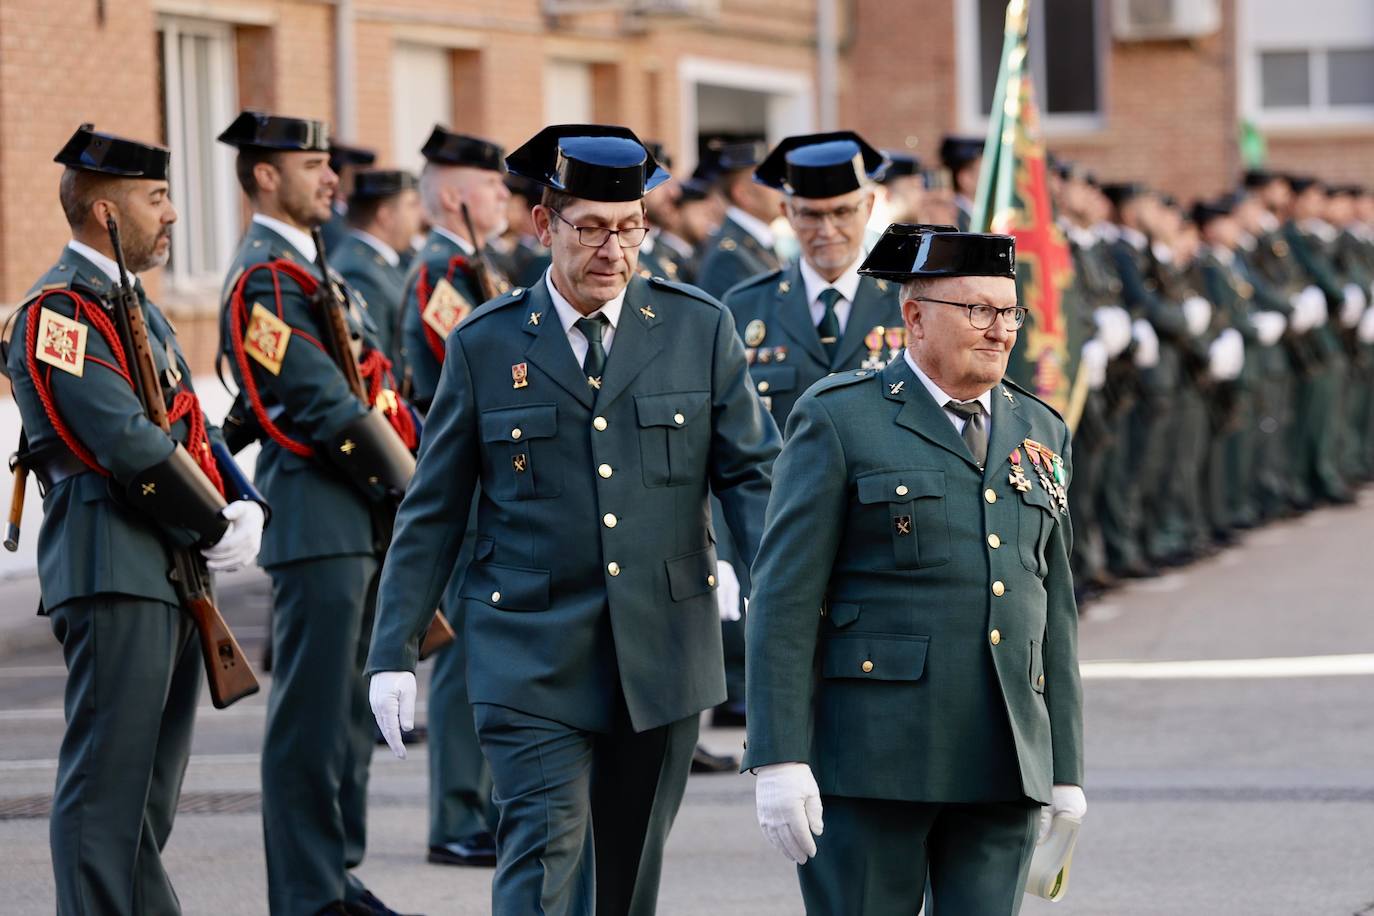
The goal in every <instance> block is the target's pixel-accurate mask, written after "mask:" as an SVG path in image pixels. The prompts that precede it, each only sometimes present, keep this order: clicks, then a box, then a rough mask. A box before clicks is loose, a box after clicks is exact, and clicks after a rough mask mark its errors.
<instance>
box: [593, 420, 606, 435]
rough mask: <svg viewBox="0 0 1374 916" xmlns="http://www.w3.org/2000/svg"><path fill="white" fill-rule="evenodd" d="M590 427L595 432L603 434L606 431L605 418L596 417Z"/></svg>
mask: <svg viewBox="0 0 1374 916" xmlns="http://www.w3.org/2000/svg"><path fill="white" fill-rule="evenodd" d="M592 427H593V428H595V429H596V431H597V432H605V430H606V418H605V417H596V418H595V419H593V420H592Z"/></svg>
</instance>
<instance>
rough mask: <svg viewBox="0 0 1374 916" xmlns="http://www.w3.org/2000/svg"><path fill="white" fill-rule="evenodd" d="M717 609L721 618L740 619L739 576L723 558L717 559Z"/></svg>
mask: <svg viewBox="0 0 1374 916" xmlns="http://www.w3.org/2000/svg"><path fill="white" fill-rule="evenodd" d="M716 610H717V611H719V612H720V619H721V620H739V616H740V614H739V577H738V576H736V575H735V567H733V566H731V565H730V564H729V563H726V562H724V561H722V560H717V561H716Z"/></svg>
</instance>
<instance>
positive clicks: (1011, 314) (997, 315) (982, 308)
mask: <svg viewBox="0 0 1374 916" xmlns="http://www.w3.org/2000/svg"><path fill="white" fill-rule="evenodd" d="M916 301H917V302H938V303H940V304H941V305H952V306H954V307H955V308H961V309H967V310H968V323H969V324H971V325H973V327H974V329H975V330H978V331H986V330H987V329H988V328H990V327H992V323H993V322H994V321H997V320H998V319H1001V321H1002V327H1004V328H1006V329H1007V330H1008V331H1016V330H1019V329H1020V328H1021V326H1022V325H1023V324H1025V323H1026V307H1025V306H1024V305H1013V306H1009V307H1007V308H1004V309H999V308H996V307H995V306H991V305H979V304H975V303H972V302H950V301H949V300H948V299H931V298H930V297H929V296H917V297H916Z"/></svg>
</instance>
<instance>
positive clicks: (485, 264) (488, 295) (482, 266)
mask: <svg viewBox="0 0 1374 916" xmlns="http://www.w3.org/2000/svg"><path fill="white" fill-rule="evenodd" d="M462 210H463V225H464V226H466V227H467V230H468V238H469V239H471V240H472V247H473V248H474V249H475V250H476V251H477V260H476V261H475V262H474V263H473V265H472V272H473V274H474V275H475V276H476V277H477V288H478V289H479V290H480V291H481V293H482V301H483V302H490V301H491V300H492V299H495V298H496V297H497V296H500V295H501V294H502V293H503V292H505V291H504V290H502V289H501V284H500V283H498V282H497V280H496V271H495V269H494V268H493V267H492V266H491V262H490V261H488V260H487V251H486V248H485V247H483V246H482V245H481V244H479V243H478V241H477V233H476V232H474V231H473V230H472V214H471V213H469V212H468V205H467V204H466V203H465V204H462Z"/></svg>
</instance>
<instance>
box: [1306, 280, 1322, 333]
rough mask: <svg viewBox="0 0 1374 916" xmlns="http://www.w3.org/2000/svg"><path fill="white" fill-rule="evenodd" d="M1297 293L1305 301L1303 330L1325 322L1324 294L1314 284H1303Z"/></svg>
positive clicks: (1308, 329) (1316, 326) (1319, 325)
mask: <svg viewBox="0 0 1374 916" xmlns="http://www.w3.org/2000/svg"><path fill="white" fill-rule="evenodd" d="M1299 295H1301V296H1302V297H1303V300H1304V301H1305V302H1306V303H1307V305H1306V308H1307V319H1306V321H1307V327H1306V328H1304V329H1303V330H1306V331H1310V330H1312V329H1313V328H1319V327H1321V326H1322V325H1324V324H1326V319H1327V311H1326V294H1325V293H1323V292H1322V291H1321V290H1320V289H1318V288H1317V287H1315V286H1305V287H1303V290H1302V292H1301V293H1300V294H1299Z"/></svg>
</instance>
